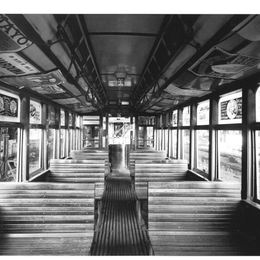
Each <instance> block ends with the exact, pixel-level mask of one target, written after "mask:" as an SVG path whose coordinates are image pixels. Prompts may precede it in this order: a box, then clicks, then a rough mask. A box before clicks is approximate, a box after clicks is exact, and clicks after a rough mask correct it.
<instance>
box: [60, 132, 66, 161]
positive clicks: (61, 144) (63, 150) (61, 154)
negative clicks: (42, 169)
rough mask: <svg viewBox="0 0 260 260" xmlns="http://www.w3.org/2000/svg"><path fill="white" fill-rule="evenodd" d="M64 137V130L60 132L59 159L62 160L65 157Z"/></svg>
mask: <svg viewBox="0 0 260 260" xmlns="http://www.w3.org/2000/svg"><path fill="white" fill-rule="evenodd" d="M65 135H66V130H65V129H61V130H60V157H61V158H63V157H65V149H66V147H65V140H66V139H65Z"/></svg>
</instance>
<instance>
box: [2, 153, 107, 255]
mask: <svg viewBox="0 0 260 260" xmlns="http://www.w3.org/2000/svg"><path fill="white" fill-rule="evenodd" d="M79 154H81V155H79V156H78V157H77V152H76V151H75V153H74V154H73V153H72V157H73V158H76V159H53V160H51V162H50V168H49V170H48V171H47V172H45V175H47V177H46V176H45V177H44V178H43V177H42V176H40V177H39V178H38V179H39V180H43V179H44V180H45V181H46V182H28V183H1V184H0V227H1V233H0V240H1V244H0V254H1V255H3V254H4V255H31V254H37V255H59V254H61V255H87V254H89V252H90V248H91V244H92V240H93V235H94V225H95V199H101V198H102V195H103V191H104V177H105V171H106V169H107V162H106V161H105V158H107V157H108V155H107V152H106V156H104V151H103V152H102V153H99V151H93V150H92V151H91V152H88V151H82V152H81V151H79ZM82 154H84V157H83V156H82ZM96 154H98V156H96ZM100 155H102V156H100ZM78 158H83V159H84V160H82V159H78ZM34 181H37V179H35V180H34Z"/></svg>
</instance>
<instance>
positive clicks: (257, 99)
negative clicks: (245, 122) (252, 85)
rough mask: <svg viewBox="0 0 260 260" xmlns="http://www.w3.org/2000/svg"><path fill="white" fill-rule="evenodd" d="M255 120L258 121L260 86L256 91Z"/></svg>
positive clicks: (259, 117) (259, 116)
mask: <svg viewBox="0 0 260 260" xmlns="http://www.w3.org/2000/svg"><path fill="white" fill-rule="evenodd" d="M256 122H260V87H259V88H258V89H257V91H256Z"/></svg>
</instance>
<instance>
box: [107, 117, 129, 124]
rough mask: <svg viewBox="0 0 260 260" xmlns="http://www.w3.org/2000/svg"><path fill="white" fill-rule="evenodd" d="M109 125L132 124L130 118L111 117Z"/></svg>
mask: <svg viewBox="0 0 260 260" xmlns="http://www.w3.org/2000/svg"><path fill="white" fill-rule="evenodd" d="M108 122H109V123H130V117H109V118H108Z"/></svg>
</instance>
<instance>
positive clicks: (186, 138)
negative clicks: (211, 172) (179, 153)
mask: <svg viewBox="0 0 260 260" xmlns="http://www.w3.org/2000/svg"><path fill="white" fill-rule="evenodd" d="M182 138H183V139H182V140H183V159H184V160H187V161H189V160H190V130H189V129H183V130H182Z"/></svg>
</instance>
